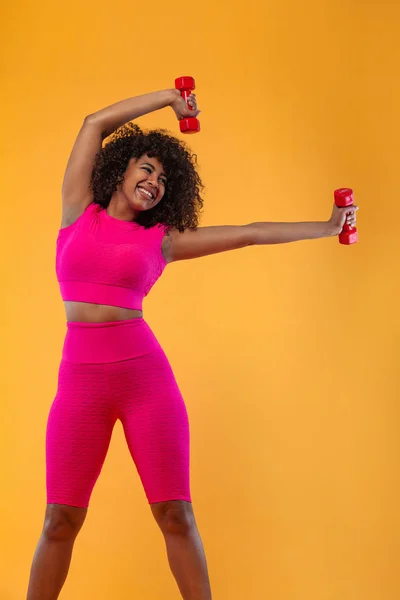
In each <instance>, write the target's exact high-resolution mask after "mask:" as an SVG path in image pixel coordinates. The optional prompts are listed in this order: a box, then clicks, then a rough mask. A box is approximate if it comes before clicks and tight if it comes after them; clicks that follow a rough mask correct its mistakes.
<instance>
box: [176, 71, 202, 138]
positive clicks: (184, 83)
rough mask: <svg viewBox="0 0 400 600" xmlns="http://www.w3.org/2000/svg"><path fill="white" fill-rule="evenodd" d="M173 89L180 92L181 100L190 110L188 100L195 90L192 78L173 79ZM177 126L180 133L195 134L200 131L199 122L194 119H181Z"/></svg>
mask: <svg viewBox="0 0 400 600" xmlns="http://www.w3.org/2000/svg"><path fill="white" fill-rule="evenodd" d="M175 88H176V89H177V90H179V91H180V93H181V96H182V98H183V99H184V100H185V102H186V103H187V105H188V107H189V108H190V109H191V108H192V107H191V106H190V104H189V102H188V98H189V96H190V94H191V93H192V91H193V90H195V89H196V85H195V82H194V79H193V77H178V79H175ZM179 126H180V129H181V132H182V133H197V132H198V131H200V121H199V120H198V119H196V117H189V118H188V119H182V120H181V121H179Z"/></svg>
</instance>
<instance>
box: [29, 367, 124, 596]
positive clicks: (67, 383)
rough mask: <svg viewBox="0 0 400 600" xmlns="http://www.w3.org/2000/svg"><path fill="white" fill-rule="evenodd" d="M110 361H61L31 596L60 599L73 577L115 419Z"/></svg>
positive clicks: (49, 440) (47, 454) (48, 434)
mask: <svg viewBox="0 0 400 600" xmlns="http://www.w3.org/2000/svg"><path fill="white" fill-rule="evenodd" d="M107 366H108V365H87V364H73V363H65V362H62V363H61V366H60V372H59V380H58V390H57V395H56V398H55V400H54V402H53V405H52V407H51V410H50V415H49V420H48V425H47V436H46V462H47V502H48V507H47V511H46V518H45V524H44V528H43V533H42V536H41V538H40V541H39V544H38V546H37V550H36V553H35V557H34V561H33V565H32V570H31V577H30V582H29V590H28V596H27V600H56V599H57V598H58V595H59V593H60V590H61V588H62V586H63V584H64V582H65V579H66V577H67V573H68V568H69V564H70V561H71V555H72V549H73V545H74V542H75V538H76V536H77V534H78V532H79V530H80V529H81V527H82V525H83V522H84V520H85V516H86V511H87V507H88V504H89V500H90V496H91V493H92V490H93V487H94V485H95V483H96V480H97V478H98V476H99V474H100V471H101V468H102V466H103V462H104V459H105V456H106V454H107V450H108V446H109V443H110V439H111V434H112V430H113V427H114V423H115V416H114V415H113V414H112V410H111V407H110V402H109V394H108V390H109V388H108V380H107Z"/></svg>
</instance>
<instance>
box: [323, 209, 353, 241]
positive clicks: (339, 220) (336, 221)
mask: <svg viewBox="0 0 400 600" xmlns="http://www.w3.org/2000/svg"><path fill="white" fill-rule="evenodd" d="M357 211H358V206H356V205H355V204H352V205H351V206H345V207H344V208H342V207H339V206H336V204H334V205H333V210H332V216H331V218H330V219H329V221H328V223H329V226H330V230H331V232H332V235H338V234H339V233H340V232H341V231H342V229H343V226H344V224H345V223H347V225H350V227H355V226H356V222H357V219H356V212H357Z"/></svg>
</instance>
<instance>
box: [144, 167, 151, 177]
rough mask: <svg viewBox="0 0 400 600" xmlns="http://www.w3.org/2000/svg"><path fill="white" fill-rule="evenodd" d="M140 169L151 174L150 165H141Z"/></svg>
mask: <svg viewBox="0 0 400 600" xmlns="http://www.w3.org/2000/svg"><path fill="white" fill-rule="evenodd" d="M142 169H143V170H144V171H146V172H147V173H149V174H150V175H151V169H150V167H142Z"/></svg>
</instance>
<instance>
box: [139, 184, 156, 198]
mask: <svg viewBox="0 0 400 600" xmlns="http://www.w3.org/2000/svg"><path fill="white" fill-rule="evenodd" d="M137 189H138V190H139V192H140V193H141V195H142V196H143V197H144V198H147V199H148V200H155V195H154V194H153V193H152V192H149V191H148V190H146V189H145V188H143V187H140V186H139V185H138V186H137Z"/></svg>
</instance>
